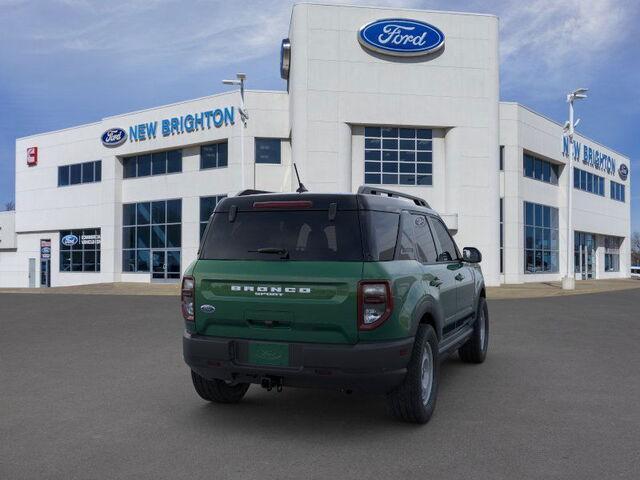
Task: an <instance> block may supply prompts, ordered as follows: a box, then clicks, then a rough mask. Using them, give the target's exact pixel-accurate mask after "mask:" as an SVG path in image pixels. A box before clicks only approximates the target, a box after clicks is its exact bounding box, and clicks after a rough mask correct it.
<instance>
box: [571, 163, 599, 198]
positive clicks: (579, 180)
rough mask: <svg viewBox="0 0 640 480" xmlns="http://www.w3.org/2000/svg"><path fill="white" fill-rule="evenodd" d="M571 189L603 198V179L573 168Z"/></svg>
mask: <svg viewBox="0 0 640 480" xmlns="http://www.w3.org/2000/svg"><path fill="white" fill-rule="evenodd" d="M573 187H574V188H576V189H578V190H582V191H585V192H589V193H594V194H596V195H600V196H602V197H604V177H601V176H599V175H595V174H593V173H591V172H587V171H585V170H581V169H579V168H575V167H574V169H573Z"/></svg>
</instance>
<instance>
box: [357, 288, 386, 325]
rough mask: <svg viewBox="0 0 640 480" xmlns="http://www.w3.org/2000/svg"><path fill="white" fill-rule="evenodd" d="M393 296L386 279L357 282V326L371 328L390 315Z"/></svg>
mask: <svg viewBox="0 0 640 480" xmlns="http://www.w3.org/2000/svg"><path fill="white" fill-rule="evenodd" d="M392 310H393V297H392V296H391V285H390V283H389V282H388V281H387V280H367V281H363V282H360V283H359V284H358V328H359V329H360V330H373V329H374V328H378V327H379V326H380V325H382V323H384V321H385V320H386V319H387V318H389V317H390V316H391V311H392Z"/></svg>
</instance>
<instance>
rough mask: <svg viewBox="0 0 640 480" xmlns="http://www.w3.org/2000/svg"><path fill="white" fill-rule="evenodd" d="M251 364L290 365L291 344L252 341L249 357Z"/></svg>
mask: <svg viewBox="0 0 640 480" xmlns="http://www.w3.org/2000/svg"><path fill="white" fill-rule="evenodd" d="M247 361H248V363H250V364H251V365H263V366H270V367H288V366H289V345H288V344H286V343H266V342H250V343H249V355H248V358H247Z"/></svg>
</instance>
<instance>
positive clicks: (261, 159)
mask: <svg viewBox="0 0 640 480" xmlns="http://www.w3.org/2000/svg"><path fill="white" fill-rule="evenodd" d="M425 25H426V27H425ZM363 26H367V27H368V29H366V28H365V29H362V30H361V27H363ZM376 29H377V30H376ZM363 32H364V33H363ZM368 32H373V33H371V34H369V33H368ZM367 35H369V36H367ZM434 35H435V37H434ZM440 37H442V38H440ZM434 38H435V40H434ZM371 39H372V40H371ZM429 41H431V42H432V43H429ZM283 44H284V46H283V62H282V65H281V70H282V75H283V78H285V79H286V80H287V90H286V91H282V92H266V91H248V92H246V106H247V109H248V112H249V120H248V122H247V125H246V127H245V126H244V125H243V122H242V121H241V118H240V114H239V111H238V105H239V94H238V92H229V93H224V94H218V95H213V96H210V97H205V98H200V99H195V100H190V101H185V102H181V103H177V104H172V105H166V106H162V107H158V108H152V109H148V110H143V111H139V112H133V113H128V114H124V115H118V116H114V117H108V118H105V119H103V120H101V121H99V122H96V123H93V124H89V125H82V126H79V127H74V128H69V129H65V130H61V131H56V132H50V133H44V134H39V135H33V136H30V137H25V138H20V139H18V140H17V141H16V211H15V213H5V214H0V287H40V286H49V285H50V286H63V285H76V284H87V283H99V282H131V281H133V282H150V281H177V280H178V279H179V277H180V274H181V272H183V271H184V270H185V269H186V267H187V266H188V265H189V263H190V262H191V261H193V260H194V259H195V257H196V253H197V249H198V245H199V241H200V235H201V231H202V228H203V225H204V223H203V222H206V220H207V218H208V216H209V215H210V213H211V210H212V209H213V208H214V207H215V203H216V202H217V201H218V200H219V199H220V198H222V197H223V196H225V195H233V194H235V193H237V192H238V191H240V190H243V189H245V188H251V189H254V188H255V189H259V190H268V191H293V190H294V189H295V187H296V183H295V181H294V173H293V170H292V162H293V161H295V162H296V164H297V166H298V169H299V171H300V174H301V175H302V177H303V181H304V183H305V185H306V186H307V187H308V188H309V190H311V191H314V192H344V191H355V190H356V189H357V188H358V187H359V186H360V185H362V184H370V185H380V186H383V187H384V188H390V189H396V190H400V191H405V192H407V193H410V194H412V195H417V196H420V197H422V198H424V199H426V200H427V201H428V202H429V204H430V205H431V206H432V207H433V208H434V209H435V210H437V211H439V212H440V213H441V215H442V216H443V218H444V220H445V222H446V224H447V226H448V227H449V229H450V231H451V232H452V233H453V234H454V236H455V239H456V241H457V243H458V245H459V246H475V247H477V248H479V249H480V250H481V252H482V254H483V262H482V269H483V272H484V274H485V277H486V281H487V284H488V285H499V284H501V283H523V282H527V281H547V280H559V279H560V278H562V276H564V275H565V273H566V269H567V260H569V261H570V262H574V266H575V271H576V273H575V275H576V278H577V279H582V278H612V277H613V278H617V277H620V278H622V277H628V276H629V269H630V253H629V252H630V240H629V238H630V231H629V230H630V198H631V195H630V176H629V174H628V172H629V171H630V163H629V159H628V158H626V157H624V156H623V155H621V154H619V153H617V152H615V151H613V150H611V149H609V148H607V147H604V146H602V145H600V144H598V143H597V142H595V141H592V140H589V139H586V138H582V137H580V136H579V135H576V136H575V138H574V140H575V147H576V148H575V149H573V148H571V145H568V143H567V142H566V140H565V141H564V142H563V128H562V126H561V125H559V124H558V123H556V122H554V121H552V120H549V119H547V118H544V117H542V116H540V115H539V114H536V113H535V112H532V111H531V110H529V109H527V108H525V107H523V106H520V105H518V104H512V103H501V102H500V100H499V57H498V19H497V18H496V17H494V16H489V15H474V14H466V13H448V12H433V11H419V10H397V9H387V8H365V7H350V6H328V5H318V4H298V5H296V6H294V7H293V11H292V16H291V25H290V29H289V33H288V41H287V42H283ZM393 45H398V48H397V49H396V51H394V49H393V48H390V47H393ZM403 49H404V50H403ZM421 49H422V51H420V50H421ZM274 68H275V66H274ZM574 152H577V153H574ZM571 156H573V159H571ZM569 168H573V169H574V174H575V177H576V178H577V181H575V182H574V184H573V185H571V187H570V186H569V182H568V175H569ZM569 191H571V192H572V195H573V208H572V212H573V214H572V217H573V218H572V225H571V226H570V227H568V225H567V211H568V210H567V201H568V198H567V193H568V192H569ZM568 231H569V234H567V232H568ZM574 244H575V246H574ZM568 251H570V252H573V255H570V256H568V255H567V252H568Z"/></svg>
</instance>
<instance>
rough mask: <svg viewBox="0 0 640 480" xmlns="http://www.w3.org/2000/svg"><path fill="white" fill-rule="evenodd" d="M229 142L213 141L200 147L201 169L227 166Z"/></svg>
mask: <svg viewBox="0 0 640 480" xmlns="http://www.w3.org/2000/svg"><path fill="white" fill-rule="evenodd" d="M227 164H228V162H227V142H220V143H212V144H210V145H202V146H201V147H200V169H202V170H204V169H206V168H221V167H226V166H227Z"/></svg>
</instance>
